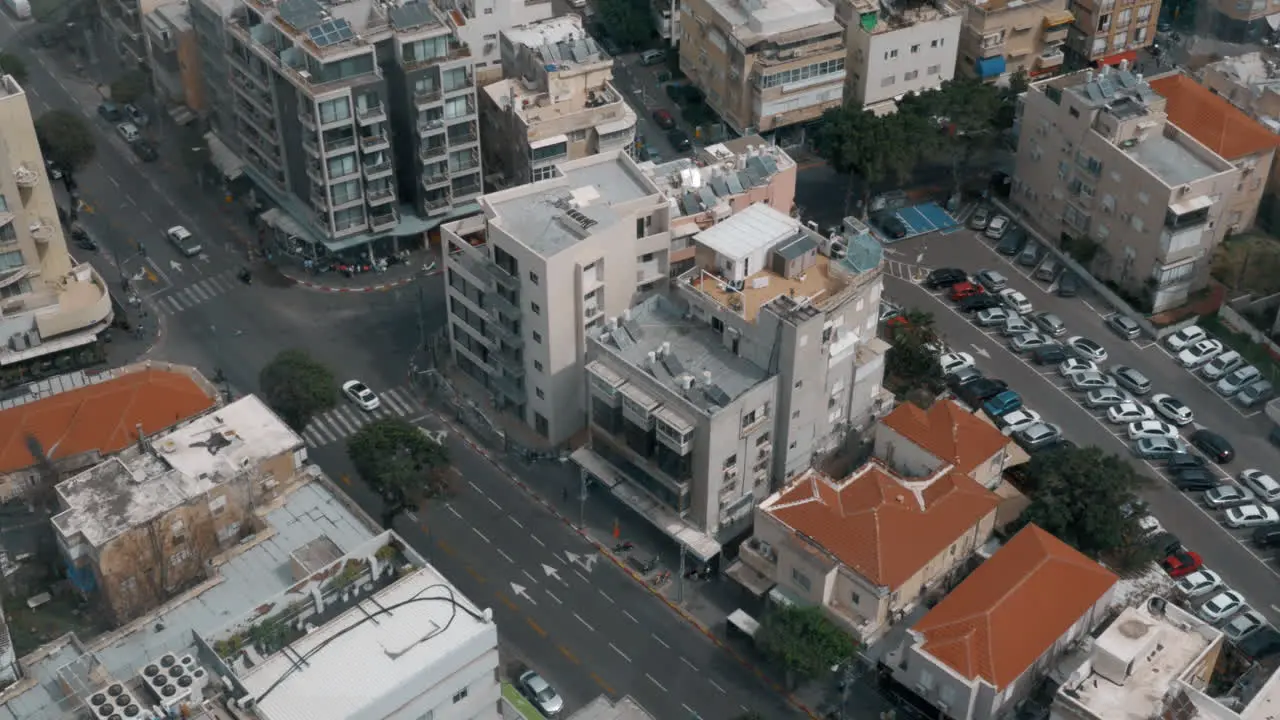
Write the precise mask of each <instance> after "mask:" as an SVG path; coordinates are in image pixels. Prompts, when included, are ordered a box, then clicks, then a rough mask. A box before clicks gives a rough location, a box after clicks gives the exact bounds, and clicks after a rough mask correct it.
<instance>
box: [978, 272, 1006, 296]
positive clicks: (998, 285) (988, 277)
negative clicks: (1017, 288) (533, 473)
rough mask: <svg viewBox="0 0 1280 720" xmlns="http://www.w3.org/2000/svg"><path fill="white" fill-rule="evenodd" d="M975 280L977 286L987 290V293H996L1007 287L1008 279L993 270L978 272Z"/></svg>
mask: <svg viewBox="0 0 1280 720" xmlns="http://www.w3.org/2000/svg"><path fill="white" fill-rule="evenodd" d="M976 279H977V281H978V284H980V285H982V287H984V288H986V289H987V292H992V293H996V292H1000V291H1001V290H1003V289H1005V288H1007V287H1009V278H1006V277H1005V276H1004V275H1001V274H1000V273H998V272H996V271H995V270H979V271H978V276H977V278H976Z"/></svg>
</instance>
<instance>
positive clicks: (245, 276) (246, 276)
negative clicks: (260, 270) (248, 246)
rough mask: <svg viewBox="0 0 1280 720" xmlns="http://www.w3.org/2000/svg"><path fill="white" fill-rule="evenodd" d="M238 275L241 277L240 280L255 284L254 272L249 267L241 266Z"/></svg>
mask: <svg viewBox="0 0 1280 720" xmlns="http://www.w3.org/2000/svg"><path fill="white" fill-rule="evenodd" d="M237 277H239V278H240V282H242V283H244V284H245V285H252V284H253V274H252V273H250V272H249V269H248V268H241V269H240V272H239V274H238V275H237Z"/></svg>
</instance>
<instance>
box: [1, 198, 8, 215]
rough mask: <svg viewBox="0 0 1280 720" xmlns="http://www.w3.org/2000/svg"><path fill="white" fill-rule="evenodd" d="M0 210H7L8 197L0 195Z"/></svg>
mask: <svg viewBox="0 0 1280 720" xmlns="http://www.w3.org/2000/svg"><path fill="white" fill-rule="evenodd" d="M0 212H9V198H7V197H5V196H4V195H0Z"/></svg>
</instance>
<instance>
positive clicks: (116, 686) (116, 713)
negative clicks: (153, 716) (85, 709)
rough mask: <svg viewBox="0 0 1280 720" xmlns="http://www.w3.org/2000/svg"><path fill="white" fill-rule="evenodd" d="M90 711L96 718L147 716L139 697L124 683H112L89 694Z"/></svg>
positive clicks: (115, 719)
mask: <svg viewBox="0 0 1280 720" xmlns="http://www.w3.org/2000/svg"><path fill="white" fill-rule="evenodd" d="M89 712H90V713H92V714H93V717H94V718H95V719H96V720H129V718H139V719H141V718H143V717H146V716H145V715H144V714H143V713H144V710H143V707H142V705H141V704H140V703H139V702H138V699H137V698H135V697H134V696H133V693H131V692H129V689H128V688H126V687H125V686H124V685H123V684H122V683H112V684H111V685H108V686H107V687H104V688H102V689H101V690H98V691H97V692H95V693H91V694H90V695H89Z"/></svg>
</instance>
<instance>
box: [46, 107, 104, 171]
mask: <svg viewBox="0 0 1280 720" xmlns="http://www.w3.org/2000/svg"><path fill="white" fill-rule="evenodd" d="M35 125H36V137H37V138H38V139H39V141H40V147H41V148H42V149H43V150H44V154H45V159H46V160H49V161H50V162H53V163H55V164H56V165H58V166H59V167H61V168H62V169H63V170H66V171H68V172H75V171H76V170H79V169H80V168H82V167H84V166H85V165H88V164H89V162H90V161H91V160H93V155H94V153H95V152H96V151H97V147H96V146H95V145H94V142H93V134H92V133H90V132H89V126H88V125H87V124H86V123H85V119H84V115H82V114H79V113H73V112H71V111H69V110H50V111H48V112H46V113H45V114H43V115H41V116H40V117H39V118H38V119H37V120H36V123H35Z"/></svg>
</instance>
